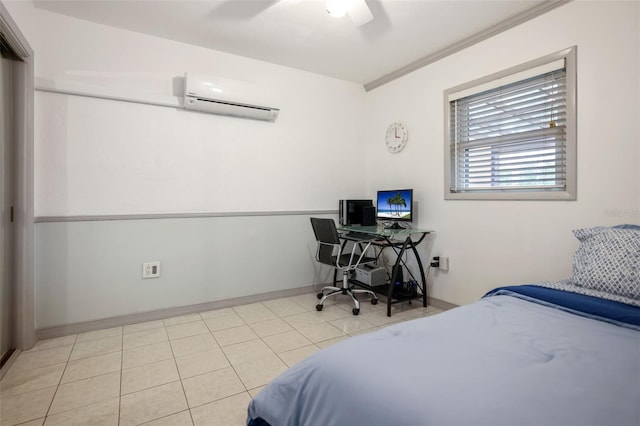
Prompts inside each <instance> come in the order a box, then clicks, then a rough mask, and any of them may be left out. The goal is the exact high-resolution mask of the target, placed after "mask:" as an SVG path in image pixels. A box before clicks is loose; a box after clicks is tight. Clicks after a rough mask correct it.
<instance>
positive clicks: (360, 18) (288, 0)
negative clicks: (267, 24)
mask: <svg viewBox="0 0 640 426" xmlns="http://www.w3.org/2000/svg"><path fill="white" fill-rule="evenodd" d="M301 1H304V0H275V1H272V4H271V7H273V8H280V7H289V6H292V5H294V4H297V3H300V2H301ZM322 1H324V3H325V8H326V10H327V13H328V14H329V15H331V16H333V17H334V18H341V17H343V16H344V15H349V18H350V19H351V22H353V23H354V25H356V26H358V27H360V26H362V25H364V24H366V23H368V22H371V21H372V20H373V13H371V10H370V9H369V6H368V5H367V2H366V1H365V0H322Z"/></svg>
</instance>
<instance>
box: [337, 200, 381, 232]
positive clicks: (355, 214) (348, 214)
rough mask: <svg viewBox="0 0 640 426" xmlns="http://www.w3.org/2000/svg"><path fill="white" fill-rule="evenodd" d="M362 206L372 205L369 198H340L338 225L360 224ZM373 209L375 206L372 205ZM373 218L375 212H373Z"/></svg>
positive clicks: (361, 221)
mask: <svg viewBox="0 0 640 426" xmlns="http://www.w3.org/2000/svg"><path fill="white" fill-rule="evenodd" d="M363 207H373V201H371V200H340V201H339V221H340V225H343V226H347V225H362V224H363ZM374 211H375V207H374ZM373 216H374V220H375V213H374V214H373Z"/></svg>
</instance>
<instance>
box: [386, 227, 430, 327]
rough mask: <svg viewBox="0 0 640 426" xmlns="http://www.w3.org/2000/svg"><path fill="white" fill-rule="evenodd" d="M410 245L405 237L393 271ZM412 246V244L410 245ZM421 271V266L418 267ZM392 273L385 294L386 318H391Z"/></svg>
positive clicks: (408, 238) (400, 262)
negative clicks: (387, 290)
mask: <svg viewBox="0 0 640 426" xmlns="http://www.w3.org/2000/svg"><path fill="white" fill-rule="evenodd" d="M409 244H411V236H409V237H407V239H406V240H404V244H402V248H401V249H400V252H399V253H398V257H396V263H395V265H394V266H393V269H392V271H393V270H395V269H397V268H398V266H400V265H401V264H402V255H403V254H404V252H405V250H406V249H407V247H408V245H409ZM411 245H413V244H411ZM413 251H414V253H415V248H413ZM420 268H421V270H422V266H421V267H420ZM393 278H394V277H393V273H392V276H391V282H390V283H389V292H388V293H389V294H387V316H388V317H390V316H391V300H392V296H393Z"/></svg>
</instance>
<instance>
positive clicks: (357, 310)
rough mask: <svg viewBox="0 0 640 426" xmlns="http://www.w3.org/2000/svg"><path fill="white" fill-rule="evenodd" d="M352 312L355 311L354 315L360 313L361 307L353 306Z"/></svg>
mask: <svg viewBox="0 0 640 426" xmlns="http://www.w3.org/2000/svg"><path fill="white" fill-rule="evenodd" d="M351 312H353V315H358V314H359V313H360V309H358V308H353V310H352V311H351Z"/></svg>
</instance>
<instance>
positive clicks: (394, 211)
mask: <svg viewBox="0 0 640 426" xmlns="http://www.w3.org/2000/svg"><path fill="white" fill-rule="evenodd" d="M376 200H377V203H376V218H377V219H378V220H381V221H385V220H386V221H394V222H399V221H402V222H411V220H412V219H413V217H412V216H413V189H394V190H388V191H378V198H377V199H376Z"/></svg>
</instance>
